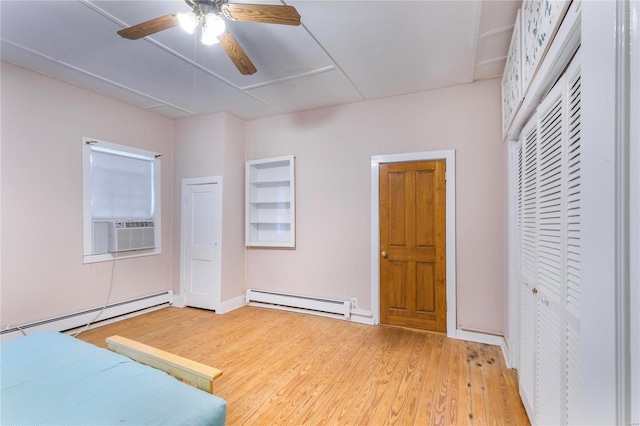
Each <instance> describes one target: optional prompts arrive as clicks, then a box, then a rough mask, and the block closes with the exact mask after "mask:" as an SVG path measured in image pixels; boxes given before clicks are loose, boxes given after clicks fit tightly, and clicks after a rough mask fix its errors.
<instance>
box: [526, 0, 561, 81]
mask: <svg viewBox="0 0 640 426" xmlns="http://www.w3.org/2000/svg"><path fill="white" fill-rule="evenodd" d="M569 3H570V2H569V1H568V0H525V1H524V2H523V4H522V54H523V61H522V67H523V72H522V88H523V91H524V92H525V93H526V90H527V88H528V87H529V83H530V82H531V80H532V79H533V76H534V75H535V72H536V71H537V69H538V66H539V65H540V63H541V62H542V58H543V57H544V55H545V53H546V52H547V48H548V47H549V45H550V44H551V40H553V37H554V36H555V33H556V31H557V30H558V27H559V26H560V22H561V21H562V17H563V16H564V14H565V13H566V11H567V8H568V7H569Z"/></svg>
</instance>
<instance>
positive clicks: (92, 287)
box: [0, 62, 173, 326]
mask: <svg viewBox="0 0 640 426" xmlns="http://www.w3.org/2000/svg"><path fill="white" fill-rule="evenodd" d="M0 66H1V84H2V93H1V102H2V129H1V134H0V136H1V138H2V164H1V173H2V224H1V227H2V229H1V235H2V277H1V278H2V287H1V290H2V300H1V302H0V303H1V308H2V311H1V323H2V326H5V325H7V324H12V325H16V324H18V325H19V324H23V323H26V322H32V321H36V320H41V319H46V318H50V317H54V316H58V315H62V314H67V313H71V312H76V311H78V310H83V309H87V308H93V307H96V306H101V305H102V304H104V303H105V300H106V295H107V292H108V286H109V279H110V275H111V263H110V262H104V263H94V264H87V265H85V264H83V263H82V157H81V142H82V137H83V136H87V137H92V138H97V139H101V140H105V141H110V142H115V143H119V144H124V145H130V146H135V147H139V148H143V149H148V150H153V151H157V152H160V153H161V154H162V164H163V167H162V205H161V209H162V210H161V211H162V218H163V223H162V245H163V247H162V254H161V255H158V256H149V257H143V258H136V259H123V260H120V261H118V262H117V263H116V265H115V280H114V283H113V290H112V293H111V298H110V299H109V301H110V302H117V301H121V300H126V299H130V298H134V297H137V296H142V295H148V294H152V293H156V292H159V291H165V290H169V289H171V258H172V256H173V241H172V234H171V226H172V216H173V211H172V204H173V144H172V138H173V122H172V120H169V119H167V118H163V117H161V116H159V115H156V114H153V113H151V112H148V111H145V110H142V109H140V108H136V107H133V106H130V105H127V104H124V103H121V102H118V101H115V100H113V99H110V98H107V97H104V96H101V95H98V94H95V93H92V92H89V91H86V90H84V89H80V88H77V87H75V86H71V85H68V84H66V83H61V82H59V81H57V80H54V79H51V78H49V77H46V76H43V75H40V74H36V73H33V72H31V71H27V70H25V69H23V68H19V67H16V66H14V65H10V64H7V63H4V62H2V63H1V65H0Z"/></svg>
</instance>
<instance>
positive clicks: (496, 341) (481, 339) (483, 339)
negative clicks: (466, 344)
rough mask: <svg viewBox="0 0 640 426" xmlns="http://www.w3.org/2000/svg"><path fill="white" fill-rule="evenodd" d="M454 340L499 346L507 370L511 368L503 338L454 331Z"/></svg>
mask: <svg viewBox="0 0 640 426" xmlns="http://www.w3.org/2000/svg"><path fill="white" fill-rule="evenodd" d="M454 339H460V340H469V341H471V342H476V343H486V344H488V345H496V346H500V349H501V350H502V357H503V358H504V362H505V364H506V365H507V368H511V363H510V362H509V355H508V352H509V351H508V349H507V342H506V341H505V340H504V336H497V335H494V334H485V333H478V332H475V331H465V330H460V329H457V330H456V334H455V336H454Z"/></svg>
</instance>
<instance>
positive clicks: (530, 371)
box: [518, 119, 538, 418]
mask: <svg viewBox="0 0 640 426" xmlns="http://www.w3.org/2000/svg"><path fill="white" fill-rule="evenodd" d="M537 139H538V128H537V125H536V120H535V119H534V120H532V121H530V122H529V123H528V124H527V125H526V126H525V128H524V130H523V137H522V138H521V141H520V148H519V152H520V155H519V159H518V164H519V165H518V167H519V172H518V173H519V177H518V183H519V185H518V199H519V203H520V206H519V208H518V211H519V215H520V218H519V226H520V229H521V236H520V238H519V239H518V241H519V243H520V247H519V248H520V252H519V253H520V262H519V263H520V330H519V331H520V351H519V353H520V360H519V378H520V396H521V397H522V400H523V402H524V405H525V407H526V408H527V413H528V414H529V416H530V417H531V418H533V417H534V415H535V409H536V408H535V405H536V397H535V377H536V296H535V292H536V291H537V290H536V289H535V284H536V276H537V247H536V245H537V243H536V240H537V236H536V234H537V226H538V225H537V211H538V193H537V182H538V147H537Z"/></svg>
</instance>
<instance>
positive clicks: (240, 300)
mask: <svg viewBox="0 0 640 426" xmlns="http://www.w3.org/2000/svg"><path fill="white" fill-rule="evenodd" d="M246 304H247V302H246V299H245V297H244V295H243V296H238V297H234V298H233V299H230V300H225V301H224V302H221V303H220V310H219V312H216V313H218V314H226V313H227V312H230V311H233V310H234V309H238V308H241V307H243V306H244V305H246Z"/></svg>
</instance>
